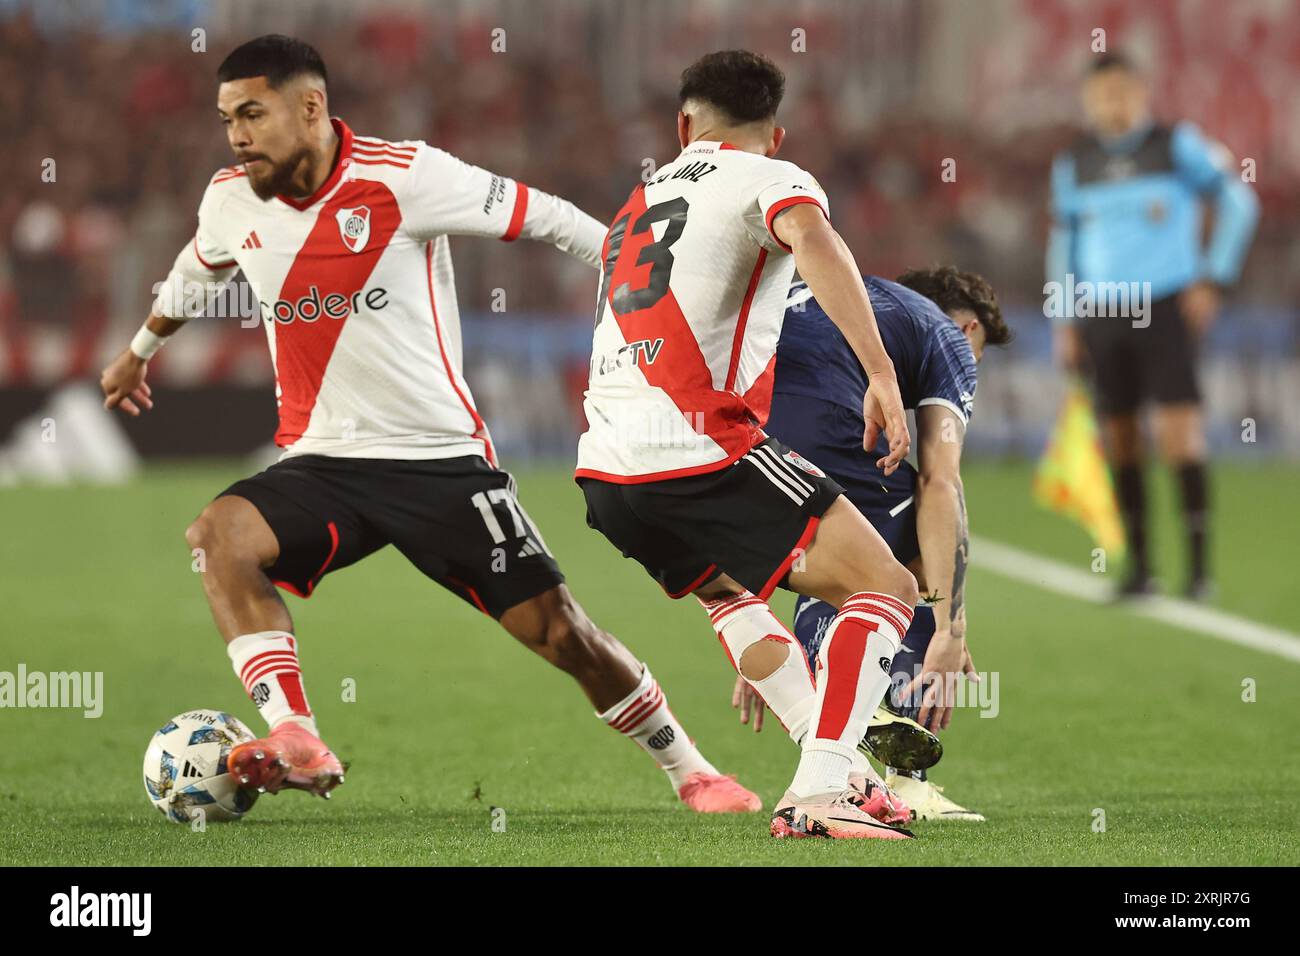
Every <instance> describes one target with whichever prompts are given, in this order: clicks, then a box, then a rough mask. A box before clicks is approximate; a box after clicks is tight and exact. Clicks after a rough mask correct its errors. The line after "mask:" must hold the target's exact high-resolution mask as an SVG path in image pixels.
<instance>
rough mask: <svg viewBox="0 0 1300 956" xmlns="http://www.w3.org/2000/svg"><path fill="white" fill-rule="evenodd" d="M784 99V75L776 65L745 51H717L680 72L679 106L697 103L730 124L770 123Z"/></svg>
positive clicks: (760, 56) (758, 55)
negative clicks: (716, 110)
mask: <svg viewBox="0 0 1300 956" xmlns="http://www.w3.org/2000/svg"><path fill="white" fill-rule="evenodd" d="M784 95H785V74H784V73H782V72H781V70H780V69H779V68H778V67H777V65H776V64H775V63H773V62H772V61H771V60H769V59H768V58H767V57H765V56H762V55H760V54H758V53H750V52H749V51H748V50H720V51H718V52H717V53H709V54H707V55H705V56H702V57H700V58H699V59H698V60H696V61H695V62H694V63H692V64H691V65H690V66H688V67H687V68H686V69H685V70H683V71H682V87H681V92H680V100H679V104H680V105H685V103H686V101H687V100H700V101H702V102H704V103H708V104H709V105H710V106H713V107H716V108H717V109H719V110H721V111H722V112H723V113H724V114H726V116H727V118H728V119H730V120H731V121H732V122H733V123H753V122H757V121H758V120H767V119H772V118H773V117H774V116H776V109H777V107H778V106H780V105H781V97H783V96H784Z"/></svg>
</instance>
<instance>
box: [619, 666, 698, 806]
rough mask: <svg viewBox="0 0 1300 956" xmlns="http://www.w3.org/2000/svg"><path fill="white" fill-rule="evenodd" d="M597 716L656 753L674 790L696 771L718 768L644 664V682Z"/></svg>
mask: <svg viewBox="0 0 1300 956" xmlns="http://www.w3.org/2000/svg"><path fill="white" fill-rule="evenodd" d="M596 716H598V717H599V718H600V719H601V720H603V721H604V722H605V723H607V724H609V726H611V727H613V728H614V729H615V730H617V731H618V732H619V733H621V734H622V735H623V736H625V737H630V738H631V739H632V740H633V741H635V742H636V745H637V746H638V747H640V748H641V749H642V750H644V751H645V752H646V753H648V754H649V755H650V756H651V757H653V758H654V760H655V763H657V764H658V765H659V768H660V769H661V770H663V772H664V773H666V774H668V779H669V781H670V782H671V783H672V785H673V789H674V790H680V789H681V787H682V784H684V783H685V782H686V778H687V777H689V776H690V775H691V774H693V773H707V774H716V773H717V772H718V771H717V768H715V767H714V766H713V764H711V763H709V762H708V761H707V760H705V759H704V757H703V755H702V754H701V753H700V752H699V751H698V750H697V749H695V742H694V741H693V740H691V738H690V737H688V736H687V735H686V731H685V729H683V727H682V725H681V724H680V723H678V721H677V718H676V717H674V716H673V712H672V711H671V710H669V709H668V700H667V698H665V697H664V692H663V691H662V690H660V689H659V682H658V681H656V680H655V679H654V675H653V674H651V673H650V668H649V667H646V665H645V664H642V665H641V682H640V683H639V684H637V685H636V687H635V688H634V689H633V690H632V693H630V694H628V695H627V696H626V697H624V698H623V699H622V700H620V701H619V702H618V703H617V704H615V705H614V706H613V707H611V708H610V709H609V710H607V711H605V712H604V713H603V714H597V715H596Z"/></svg>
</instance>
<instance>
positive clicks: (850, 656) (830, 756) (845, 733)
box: [790, 591, 912, 797]
mask: <svg viewBox="0 0 1300 956" xmlns="http://www.w3.org/2000/svg"><path fill="white" fill-rule="evenodd" d="M911 620H912V608H910V607H908V606H907V605H905V604H904V603H903V602H902V601H900V600H898V599H897V598H895V597H891V596H890V595H888V594H879V593H876V592H872V591H860V592H858V593H857V594H853V595H851V596H850V597H849V599H848V600H847V601H845V602H844V605H843V606H842V607H841V608H840V610H839V613H838V614H836V615H835V617H834V619H833V620H832V621H831V623H830V626H829V627H827V628H826V638H825V640H823V641H822V646H821V649H820V650H819V651H818V653H817V661H818V665H819V669H820V674H821V677H820V680H819V682H818V684H817V700H816V705H815V707H814V709H813V713H812V719H811V722H810V725H809V732H808V734H807V736H806V737H805V738H804V742H803V757H802V758H801V759H800V761H799V769H798V770H797V771H796V772H795V779H794V782H793V783H791V784H790V789H791V790H792V791H794V793H795V795H796V796H801V797H808V796H812V795H814V794H818V793H831V792H837V791H840V790H843V789H845V788H846V787H847V786H848V775H849V770H850V769H851V768H852V766H853V753H854V751H855V750H857V745H858V743H859V742H860V741H861V740H862V738H863V736H864V735H865V734H866V732H867V724H868V723H869V722H870V720H871V715H872V714H873V713H875V710H876V707H877V706H878V705H879V704H880V701H881V700H882V699H883V698H884V696H885V692H886V691H888V690H889V669H890V664H891V663H892V662H893V659H894V654H896V653H897V652H898V648H899V645H900V644H901V643H902V640H903V635H904V634H906V633H907V628H908V625H909V624H910V623H911Z"/></svg>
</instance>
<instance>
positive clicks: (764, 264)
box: [577, 142, 829, 483]
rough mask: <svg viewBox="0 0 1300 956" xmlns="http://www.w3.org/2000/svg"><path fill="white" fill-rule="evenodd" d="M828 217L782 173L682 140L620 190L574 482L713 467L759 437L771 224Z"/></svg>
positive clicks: (785, 281)
mask: <svg viewBox="0 0 1300 956" xmlns="http://www.w3.org/2000/svg"><path fill="white" fill-rule="evenodd" d="M804 202H807V203H813V204H814V205H816V206H817V207H818V208H820V209H821V210H822V212H823V213H826V214H827V215H828V216H829V212H828V208H829V207H828V204H827V200H826V195H825V193H823V192H822V189H821V187H820V186H819V185H818V184H817V181H816V180H815V179H813V177H812V176H810V175H809V174H808V173H806V172H804V171H803V170H802V169H800V168H799V167H798V166H795V165H794V164H793V163H787V162H783V161H780V160H776V159H770V158H768V157H765V156H761V155H758V154H755V153H749V152H745V151H743V150H739V149H736V148H735V147H733V146H730V145H729V144H727V143H717V142H695V143H692V144H691V145H689V146H687V147H686V149H684V150H683V151H682V153H681V155H680V156H678V157H677V158H676V159H675V160H673V161H672V162H671V163H669V164H668V165H667V166H664V167H663V168H662V169H660V170H659V171H658V172H657V173H656V174H655V175H654V177H653V178H652V179H651V180H650V181H649V182H647V183H645V184H643V185H641V186H638V187H637V188H636V189H635V190H633V192H632V195H631V197H630V198H629V199H628V201H627V204H626V205H625V206H624V207H623V208H622V209H621V210H620V211H619V213H618V215H617V216H616V217H615V220H614V223H613V225H612V226H610V229H609V232H608V234H607V235H606V237H605V244H604V247H603V249H602V255H601V259H602V269H601V283H600V295H599V298H598V300H597V303H596V329H595V332H594V334H593V344H592V357H591V375H590V379H589V383H588V388H587V393H586V400H585V402H584V408H585V410H586V413H587V431H586V432H585V433H584V434H583V436H582V438H581V439H580V440H579V442H578V468H577V477H579V478H584V477H586V478H600V479H603V480H605V481H613V482H619V483H630V482H643V481H657V480H661V479H666V478H680V477H685V476H686V475H693V474H701V473H704V472H708V471H713V470H716V469H719V468H722V467H725V466H726V465H728V464H729V463H731V462H733V461H735V460H737V459H738V458H740V457H741V456H742V455H744V454H745V453H746V452H748V451H749V450H750V449H751V448H752V447H753V446H754V445H756V444H758V442H760V441H762V440H763V438H764V437H765V436H764V434H763V431H762V426H763V423H764V422H766V421H767V416H768V410H769V408H770V405H771V398H772V373H773V369H774V366H775V362H776V342H777V338H778V337H779V335H780V331H781V319H782V316H783V315H784V314H785V298H786V293H787V290H788V289H789V286H790V280H791V278H792V277H793V275H794V257H793V256H792V255H790V250H789V249H788V248H786V247H785V246H784V245H783V244H782V243H781V242H780V240H778V239H777V238H776V235H775V234H774V233H773V232H772V222H773V220H774V219H775V218H776V216H777V215H778V214H779V213H780V212H781V211H782V210H784V209H787V208H789V207H790V206H792V205H794V204H796V203H804Z"/></svg>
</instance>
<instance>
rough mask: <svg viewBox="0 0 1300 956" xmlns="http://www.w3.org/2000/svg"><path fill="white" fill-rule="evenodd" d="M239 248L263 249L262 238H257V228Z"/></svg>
mask: <svg viewBox="0 0 1300 956" xmlns="http://www.w3.org/2000/svg"><path fill="white" fill-rule="evenodd" d="M239 248H241V249H261V248H262V240H261V239H259V238H257V230H256V229H254V230H253V231H252V232H250V233H249V234H248V238H247V239H245V240H244V244H243V245H242V246H240V247H239Z"/></svg>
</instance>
